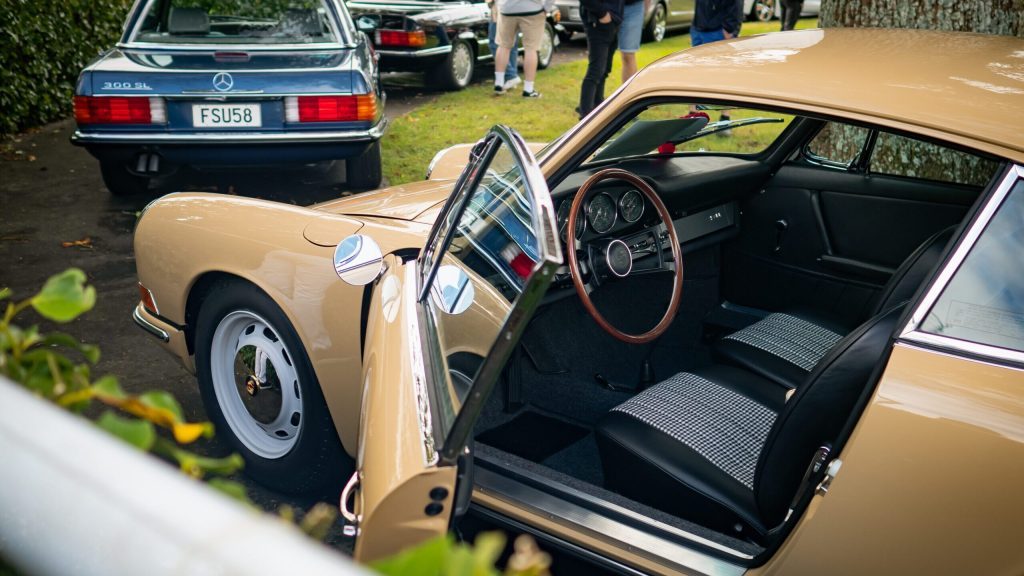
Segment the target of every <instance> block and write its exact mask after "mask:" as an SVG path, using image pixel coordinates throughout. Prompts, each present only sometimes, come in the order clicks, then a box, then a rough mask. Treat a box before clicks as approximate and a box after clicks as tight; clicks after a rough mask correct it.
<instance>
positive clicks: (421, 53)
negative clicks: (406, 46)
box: [377, 44, 452, 58]
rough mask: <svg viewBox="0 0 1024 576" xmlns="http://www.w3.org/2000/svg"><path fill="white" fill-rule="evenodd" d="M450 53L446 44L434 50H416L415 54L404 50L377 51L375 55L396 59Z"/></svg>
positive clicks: (449, 46) (448, 45) (449, 47)
mask: <svg viewBox="0 0 1024 576" xmlns="http://www.w3.org/2000/svg"><path fill="white" fill-rule="evenodd" d="M451 51H452V46H451V44H446V45H444V46H438V47H436V48H427V49H425V50H417V51H415V52H406V51H404V50H377V54H380V55H381V56H392V57H397V58H425V57H427V56H437V55H438V54H447V53H449V52H451Z"/></svg>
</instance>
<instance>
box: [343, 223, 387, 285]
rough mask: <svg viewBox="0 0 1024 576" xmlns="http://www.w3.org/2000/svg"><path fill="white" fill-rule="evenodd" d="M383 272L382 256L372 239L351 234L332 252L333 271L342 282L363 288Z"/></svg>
mask: <svg viewBox="0 0 1024 576" xmlns="http://www.w3.org/2000/svg"><path fill="white" fill-rule="evenodd" d="M383 270H384V256H383V254H381V251H380V246H378V245H377V243H376V242H374V241H373V238H370V237H369V236H364V235H362V234H353V235H352V236H349V237H348V238H345V239H344V240H342V241H341V242H339V243H338V247H337V248H336V249H335V250H334V271H335V272H337V273H338V277H339V278H341V279H342V280H343V281H344V282H346V283H348V284H351V285H353V286H365V285H367V284H369V283H370V282H373V281H374V280H376V279H377V278H378V277H379V276H380V274H381V272H382V271H383Z"/></svg>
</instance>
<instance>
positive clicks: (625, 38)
mask: <svg viewBox="0 0 1024 576" xmlns="http://www.w3.org/2000/svg"><path fill="white" fill-rule="evenodd" d="M643 28H644V2H643V0H637V1H636V2H633V3H632V4H626V5H625V9H624V10H623V14H622V24H620V25H619V53H620V54H622V81H623V82H625V81H626V80H629V79H630V78H631V77H632V76H633V74H636V71H637V65H636V53H637V51H638V50H640V37H641V36H642V35H643Z"/></svg>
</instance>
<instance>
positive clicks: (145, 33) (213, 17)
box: [132, 0, 338, 44]
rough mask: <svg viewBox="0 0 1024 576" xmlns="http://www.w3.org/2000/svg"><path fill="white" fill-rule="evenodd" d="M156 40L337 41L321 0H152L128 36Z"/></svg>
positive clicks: (228, 41)
mask: <svg viewBox="0 0 1024 576" xmlns="http://www.w3.org/2000/svg"><path fill="white" fill-rule="evenodd" d="M132 41H133V42H145V43H156V44H325V43H336V42H338V36H337V30H336V27H335V26H334V25H333V20H332V18H331V12H330V8H329V7H328V6H327V4H326V2H325V1H324V0H276V1H275V0H269V1H267V0H265V1H262V2H251V1H244V0H154V1H153V2H150V3H149V5H148V6H147V7H146V12H145V14H144V16H143V18H142V21H141V22H140V24H139V27H138V29H137V30H136V32H135V35H134V37H133V38H132Z"/></svg>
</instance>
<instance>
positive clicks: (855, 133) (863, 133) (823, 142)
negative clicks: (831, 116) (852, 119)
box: [804, 122, 870, 168]
mask: <svg viewBox="0 0 1024 576" xmlns="http://www.w3.org/2000/svg"><path fill="white" fill-rule="evenodd" d="M869 132H870V130H868V129H867V128H861V127H859V126H847V125H845V124H836V123H835V122H829V123H828V124H825V126H824V127H822V129H821V130H820V131H819V132H818V134H817V136H815V137H814V139H812V140H811V141H810V142H809V143H808V144H807V148H805V150H804V153H805V154H806V155H807V156H808V157H809V158H810V159H811V160H812V161H814V162H817V163H819V164H825V165H828V166H834V167H837V168H849V167H850V166H852V165H853V163H854V162H855V161H856V160H857V156H858V155H859V154H860V152H861V150H863V149H864V143H865V142H867V140H868V133H869Z"/></svg>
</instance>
